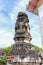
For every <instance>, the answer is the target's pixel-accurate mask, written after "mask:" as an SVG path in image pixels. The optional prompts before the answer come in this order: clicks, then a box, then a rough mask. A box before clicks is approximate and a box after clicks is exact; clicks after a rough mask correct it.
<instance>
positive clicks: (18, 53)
mask: <svg viewBox="0 0 43 65" xmlns="http://www.w3.org/2000/svg"><path fill="white" fill-rule="evenodd" d="M14 40H15V44H14V45H13V48H12V51H11V53H10V54H12V55H14V59H13V65H30V64H29V63H31V62H35V63H36V61H37V62H39V56H38V52H36V51H35V50H34V49H33V46H32V44H31V43H30V42H31V40H32V38H31V35H30V26H29V19H28V16H27V14H26V13H24V12H19V13H18V16H17V20H16V23H15V35H14ZM19 63H20V64H19ZM38 64H39V63H38Z"/></svg>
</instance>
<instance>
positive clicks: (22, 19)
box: [14, 12, 32, 43]
mask: <svg viewBox="0 0 43 65" xmlns="http://www.w3.org/2000/svg"><path fill="white" fill-rule="evenodd" d="M28 23H29V20H28V16H27V15H26V14H25V13H23V12H19V13H18V16H17V21H16V24H15V36H14V40H15V42H17V41H18V42H21V41H22V42H27V43H30V41H31V39H32V38H31V35H30V26H29V24H28Z"/></svg>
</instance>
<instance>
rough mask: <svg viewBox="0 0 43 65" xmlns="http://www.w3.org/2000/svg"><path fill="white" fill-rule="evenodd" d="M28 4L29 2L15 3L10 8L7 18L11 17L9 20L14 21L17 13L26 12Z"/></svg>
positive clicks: (22, 0)
mask: <svg viewBox="0 0 43 65" xmlns="http://www.w3.org/2000/svg"><path fill="white" fill-rule="evenodd" d="M28 3H29V0H20V1H19V2H17V4H16V5H15V4H14V7H13V8H12V11H11V12H10V13H9V16H10V17H11V20H12V21H14V19H15V18H16V16H17V13H18V12H19V11H26V5H27V4H28Z"/></svg>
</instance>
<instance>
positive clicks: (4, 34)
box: [0, 29, 14, 47]
mask: <svg viewBox="0 0 43 65" xmlns="http://www.w3.org/2000/svg"><path fill="white" fill-rule="evenodd" d="M0 31H1V32H0V47H6V46H9V45H11V44H13V43H14V41H13V34H12V33H11V32H8V31H7V30H4V29H0Z"/></svg>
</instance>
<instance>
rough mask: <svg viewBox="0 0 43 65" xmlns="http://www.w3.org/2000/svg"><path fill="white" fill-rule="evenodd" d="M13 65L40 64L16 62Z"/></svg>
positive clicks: (38, 64)
mask: <svg viewBox="0 0 43 65" xmlns="http://www.w3.org/2000/svg"><path fill="white" fill-rule="evenodd" d="M12 65H40V63H39V62H14V63H13V64H12Z"/></svg>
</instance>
